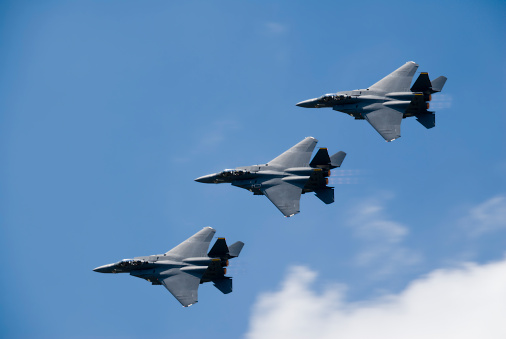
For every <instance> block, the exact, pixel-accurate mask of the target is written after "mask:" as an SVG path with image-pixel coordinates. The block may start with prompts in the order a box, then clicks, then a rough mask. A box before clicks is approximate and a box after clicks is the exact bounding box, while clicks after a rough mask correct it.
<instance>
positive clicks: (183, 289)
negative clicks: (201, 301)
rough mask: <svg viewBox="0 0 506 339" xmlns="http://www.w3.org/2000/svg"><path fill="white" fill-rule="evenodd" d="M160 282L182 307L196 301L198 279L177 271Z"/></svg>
mask: <svg viewBox="0 0 506 339" xmlns="http://www.w3.org/2000/svg"><path fill="white" fill-rule="evenodd" d="M160 281H161V283H162V284H163V286H165V288H166V289H168V290H169V292H170V293H172V295H173V296H174V297H175V298H176V299H177V300H178V301H179V302H180V303H181V305H183V306H184V307H188V306H190V305H193V304H195V303H196V302H197V301H198V288H199V284H200V278H198V277H196V276H194V275H191V274H188V273H185V272H181V271H179V270H178V271H177V273H176V274H174V275H171V276H168V277H166V278H165V279H163V280H162V279H160Z"/></svg>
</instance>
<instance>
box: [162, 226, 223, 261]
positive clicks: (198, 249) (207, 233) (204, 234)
mask: <svg viewBox="0 0 506 339" xmlns="http://www.w3.org/2000/svg"><path fill="white" fill-rule="evenodd" d="M214 233H216V231H215V230H214V229H213V228H211V227H204V228H203V229H202V230H200V231H199V232H197V233H195V234H194V235H192V236H191V237H189V238H188V239H186V240H185V241H183V242H182V243H181V244H179V245H177V246H176V247H174V248H173V249H171V250H170V251H168V252H167V253H165V254H166V255H168V256H173V257H176V258H190V257H205V256H207V249H208V248H209V243H210V242H211V240H212V239H213V236H214Z"/></svg>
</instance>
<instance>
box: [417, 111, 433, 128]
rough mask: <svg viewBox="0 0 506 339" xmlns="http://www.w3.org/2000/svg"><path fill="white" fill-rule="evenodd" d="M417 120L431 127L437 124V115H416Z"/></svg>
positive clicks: (426, 126)
mask: <svg viewBox="0 0 506 339" xmlns="http://www.w3.org/2000/svg"><path fill="white" fill-rule="evenodd" d="M416 121H418V122H419V123H421V124H422V125H423V126H424V127H425V128H427V129H429V128H432V127H435V126H436V115H435V114H434V113H428V114H420V115H417V116H416Z"/></svg>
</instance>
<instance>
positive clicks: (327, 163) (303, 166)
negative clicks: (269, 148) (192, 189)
mask: <svg viewBox="0 0 506 339" xmlns="http://www.w3.org/2000/svg"><path fill="white" fill-rule="evenodd" d="M317 142H318V140H316V139H315V138H313V137H307V138H305V139H304V140H302V141H301V142H299V143H298V144H296V145H295V146H293V147H292V148H290V149H289V150H288V151H286V152H284V153H283V154H281V155H280V156H278V157H277V158H275V159H273V160H271V161H269V162H268V163H267V164H265V165H254V166H245V167H237V168H236V169H229V170H224V171H223V172H220V173H215V174H210V175H205V176H203V177H200V178H197V179H195V181H198V182H203V183H208V184H221V183H231V184H232V185H234V186H237V187H241V188H244V189H247V190H248V191H250V192H253V194H254V195H265V196H267V198H269V200H270V201H271V202H272V203H273V204H274V205H275V206H276V207H277V208H278V209H279V210H280V211H281V213H283V214H284V215H285V217H291V216H292V215H294V214H297V213H299V212H300V211H299V204H300V196H301V194H304V193H307V192H315V194H316V196H317V197H318V198H320V200H322V201H323V202H324V203H326V204H331V203H333V202H334V189H333V187H328V186H327V184H328V177H329V176H330V170H331V169H334V168H336V167H340V166H341V163H342V162H343V160H344V157H345V156H346V153H344V152H338V153H336V154H334V155H332V156H331V157H329V153H328V152H327V149H326V148H320V149H319V150H318V152H317V153H316V155H315V156H314V158H313V160H311V162H309V160H310V159H311V154H312V153H313V150H314V148H315V146H316V143H317Z"/></svg>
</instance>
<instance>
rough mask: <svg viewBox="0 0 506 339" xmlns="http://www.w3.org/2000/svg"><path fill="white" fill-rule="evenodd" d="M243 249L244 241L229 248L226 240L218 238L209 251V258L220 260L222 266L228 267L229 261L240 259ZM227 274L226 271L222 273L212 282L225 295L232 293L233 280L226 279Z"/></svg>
mask: <svg viewBox="0 0 506 339" xmlns="http://www.w3.org/2000/svg"><path fill="white" fill-rule="evenodd" d="M243 247H244V243H243V242H242V241H237V242H235V243H233V244H232V245H230V246H227V242H226V241H225V238H218V240H216V242H215V243H214V245H213V247H212V248H211V250H210V251H209V253H208V256H209V257H211V258H220V259H221V262H222V264H221V265H220V266H228V259H231V258H236V257H238V256H239V254H240V253H241V250H242V248H243ZM225 270H226V268H225ZM220 272H221V271H220ZM225 273H226V271H224V273H220V275H221V277H220V276H218V277H216V276H215V279H213V280H212V282H213V284H214V287H216V288H217V289H219V290H220V291H221V292H222V293H223V294H228V293H230V292H232V278H230V277H226V276H225Z"/></svg>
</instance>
